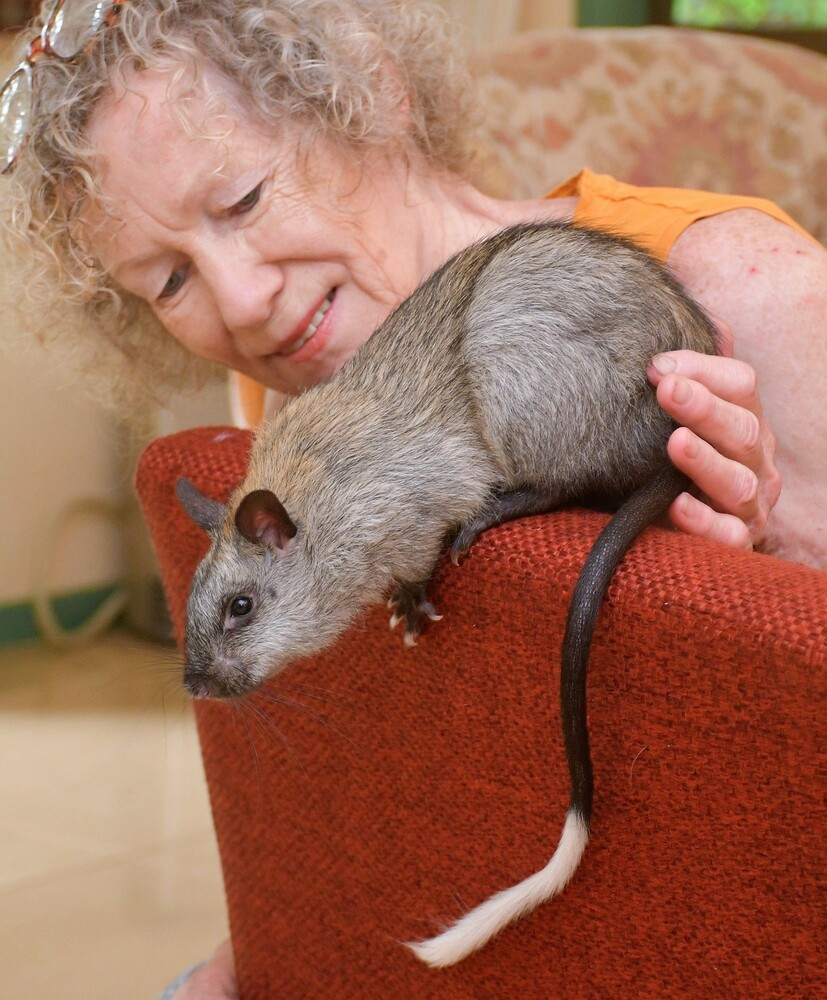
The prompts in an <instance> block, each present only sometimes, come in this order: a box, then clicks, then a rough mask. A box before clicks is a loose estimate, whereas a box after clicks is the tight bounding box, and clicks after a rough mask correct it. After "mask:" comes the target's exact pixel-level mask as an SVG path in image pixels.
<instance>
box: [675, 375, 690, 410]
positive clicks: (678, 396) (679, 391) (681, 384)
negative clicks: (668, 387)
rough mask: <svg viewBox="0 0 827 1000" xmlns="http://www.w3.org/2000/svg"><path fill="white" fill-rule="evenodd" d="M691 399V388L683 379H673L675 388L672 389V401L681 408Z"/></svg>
mask: <svg viewBox="0 0 827 1000" xmlns="http://www.w3.org/2000/svg"><path fill="white" fill-rule="evenodd" d="M691 398H692V386H690V384H689V382H688V380H687V379H685V378H681V377H680V376H678V378H676V379H675V387H674V388H673V389H672V399H673V400H674V401H675V402H676V403H679V404H680V405H681V406H683V405H685V404H686V403H688V402H689V400H690V399H691Z"/></svg>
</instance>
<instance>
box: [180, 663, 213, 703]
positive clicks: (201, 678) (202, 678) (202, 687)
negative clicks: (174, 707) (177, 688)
mask: <svg viewBox="0 0 827 1000" xmlns="http://www.w3.org/2000/svg"><path fill="white" fill-rule="evenodd" d="M184 690H185V691H186V692H187V694H188V695H189V696H190V697H191V698H214V697H220V695H218V693H217V692H216V691H215V685H214V682H213V679H212V678H211V677H210V675H209V674H208V673H207V672H206V671H205V670H204V668H203V667H201V666H198V665H195V664H192V663H187V664H186V665H185V666H184Z"/></svg>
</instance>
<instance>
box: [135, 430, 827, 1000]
mask: <svg viewBox="0 0 827 1000" xmlns="http://www.w3.org/2000/svg"><path fill="white" fill-rule="evenodd" d="M249 440H250V436H249V434H247V433H246V432H243V431H233V430H229V429H227V428H224V429H200V430H197V431H190V432H184V433H182V434H179V435H175V436H172V437H168V438H164V439H161V440H159V441H157V442H155V443H154V444H152V445H151V446H150V447H149V449H148V450H147V451H146V452H145V453H144V456H143V458H142V461H141V464H140V468H139V470H138V481H137V482H138V491H139V494H140V497H141V501H142V504H143V508H144V511H145V513H146V517H147V519H148V521H149V524H150V527H151V530H152V534H153V537H154V540H155V545H156V547H157V551H158V555H159V558H160V562H161V566H162V568H163V573H164V580H165V583H166V588H167V593H168V595H169V600H170V605H171V610H172V614H173V618H174V620H175V623H176V627H177V629H178V633H179V636H180V635H181V633H182V631H183V618H184V607H185V601H186V595H187V589H188V584H189V580H190V577H191V575H192V572H193V570H194V568H195V566H196V564H197V562H198V560H199V559H200V557H201V556H202V555H203V553H204V551H205V550H206V537H205V536H204V535H203V534H202V533H201V532H200V531H199V529H197V528H196V527H195V526H194V525H193V524H192V523H191V522H190V521H189V520H188V519H187V517H186V516H185V515H184V514H183V512H182V511H181V509H180V508H179V506H178V503H177V500H176V498H175V494H174V485H175V481H176V479H177V477H178V476H179V475H186V476H188V477H189V478H191V479H192V480H193V481H194V482H195V483H196V485H197V486H198V487H199V489H201V490H203V491H204V492H206V493H208V494H209V495H212V496H214V497H216V498H218V499H224V498H226V496H227V494H228V493H229V491H230V490H231V488H232V487H233V486H234V485H235V484H236V483H237V482H238V481H239V480H240V479H241V477H242V476H243V473H244V469H245V462H246V455H247V449H248V445H249ZM604 520H605V518H604V517H603V516H602V515H598V514H594V513H590V512H586V511H564V512H559V513H556V514H551V515H547V516H544V517H535V518H530V519H527V520H524V521H521V522H515V523H513V524H510V525H506V526H503V527H502V528H499V529H496V530H494V531H491V532H489V533H488V534H487V535H485V536H484V537H483V538H482V539H481V540H480V541H479V542H478V544H477V546H476V547H475V548H474V549H473V550H472V553H471V555H470V557H469V558H468V560H467V561H466V562H465V563H464V564H463V565H462V566H461V567H460V568H456V567H454V566H453V565H452V564H451V563H450V562H447V563H446V564H445V565H444V566H443V567H442V568H441V570H440V572H439V574H438V576H437V579H436V583H435V586H434V589H433V591H432V596H433V599H434V602H435V603H436V604H437V606H438V608H439V610H440V611H441V612H443V613H444V619H443V620H442V621H441V622H439V623H437V624H435V625H433V626H432V627H431V628H430V629H429V631H428V632H427V633H426V634H425V635H424V636H423V637H422V638H421V639H420V643H419V645H418V646H417V647H416V649H414V650H410V649H406V648H405V647H404V646H403V644H402V642H401V640H400V637H399V635H398V634H397V633H392V632H391V631H390V630H389V629H388V613H387V610H386V609H385V608H376V609H374V610H372V611H371V612H370V613H369V614H368V615H366V617H365V619H364V620H363V621H360V622H359V623H358V624H357V625H355V626H354V627H353V628H352V629H351V631H350V632H349V633H348V634H347V635H346V636H345V638H344V639H343V640H342V641H341V642H340V643H339V644H338V645H337V646H336V647H335V648H334V649H333V650H331V651H330V652H329V653H327V654H326V655H323V656H319V657H317V658H314V659H313V660H310V661H307V662H304V663H300V664H296V665H294V666H292V667H291V668H290V669H289V670H288V671H286V672H285V673H284V674H283V675H281V676H280V677H278V678H276V679H275V680H273V681H272V682H270V683H269V684H268V685H267V686H266V688H265V690H264V692H263V693H262V694H260V695H258V696H254V698H253V699H252V700H251V701H250V702H249V704H248V705H247V706H245V705H244V704H243V703H242V704H239V705H228V704H223V703H207V702H204V703H199V704H198V705H197V715H198V724H199V731H200V736H201V744H202V748H203V754H204V763H205V767H206V773H207V779H208V782H209V787H210V795H211V798H212V805H213V813H214V817H215V824H216V830H217V834H218V843H219V847H220V852H221V858H222V863H223V867H224V878H225V885H226V890H227V903H228V907H229V916H230V926H231V930H232V935H233V941H234V945H235V950H236V959H237V963H238V972H239V978H240V984H241V996H242V998H243V1000H277V998H279V1000H280V998H291V1000H292V998H304V997H331V998H340V997H341V998H344V997H354V998H361V997H365V998H374V997H377V998H378V997H406V998H407V997H411V998H420V997H422V998H425V997H428V998H430V997H434V998H440V1000H441V998H448V1000H453V998H457V1000H459V998H463V1000H464V998H472V997H474V998H477V997H480V998H489V997H497V998H499V997H537V998H550V997H555V998H556V997H577V998H582V997H592V996H594V997H608V996H611V997H698V998H701V997H703V998H708V997H712V996H722V995H726V996H745V997H746V996H750V997H764V996H766V997H770V996H772V997H776V996H783V997H791V998H792V997H808V996H812V997H815V996H816V995H817V992H818V991H819V990H820V989H821V988H822V987H823V974H824V967H823V957H824V950H823V949H824V940H825V938H824V930H825V928H824V922H823V918H824V892H823V890H824V843H825V840H824V834H825V827H826V826H827V824H826V823H825V818H826V817H825V808H824V777H825V748H824V742H823V713H824V704H825V694H827V691H825V687H827V675H826V674H825V669H824V668H825V665H827V653H825V646H826V645H827V574H824V573H820V572H817V571H815V570H809V569H806V568H803V567H800V566H795V565H793V564H790V563H785V562H782V561H780V560H777V559H773V558H770V557H766V556H760V555H754V554H748V553H743V552H738V551H729V550H725V549H722V548H721V547H719V546H716V545H713V544H710V543H703V542H698V541H696V540H692V539H690V538H687V537H684V536H681V535H678V534H674V533H670V532H667V531H662V530H657V529H652V530H650V531H648V532H647V533H646V534H645V535H644V537H643V538H642V539H641V540H640V541H639V542H638V543H637V545H636V546H635V548H634V549H633V552H632V553H631V554H630V555H629V556H628V557H627V559H626V561H625V563H624V564H623V566H622V568H621V570H620V571H619V573H618V575H617V577H616V580H615V582H614V583H613V585H612V587H611V589H610V593H609V598H608V603H607V605H606V606H605V607H604V609H603V613H602V615H601V620H600V623H599V625H598V629H597V636H596V641H595V646H594V652H593V656H592V662H591V672H590V680H589V692H590V693H589V706H590V709H589V719H590V726H591V732H592V743H593V756H594V764H595V771H596V802H595V811H594V821H593V834H594V836H593V839H592V842H591V844H590V846H589V848H588V850H587V852H586V855H585V858H584V860H583V863H582V865H581V868H580V870H579V872H578V873H577V875H576V876H575V878H574V880H573V882H572V884H571V885H570V886H569V887H568V888H567V889H566V891H565V892H564V893H563V895H562V896H561V897H560V898H558V899H557V900H554V901H552V902H551V903H549V904H547V905H545V906H544V907H542V908H541V909H540V910H538V911H537V912H535V913H534V914H533V915H532V916H530V917H528V918H527V919H526V920H524V921H523V922H522V923H520V924H518V925H516V926H514V927H512V928H510V929H508V930H507V931H505V932H504V933H503V934H502V936H501V937H500V938H499V939H498V940H497V941H495V942H494V943H493V944H491V945H489V946H488V947H487V948H486V949H484V950H483V951H482V952H480V953H479V954H477V955H475V956H473V957H471V958H470V959H468V960H467V961H466V962H465V963H463V964H461V965H460V966H457V967H456V968H454V969H450V970H447V971H442V972H434V971H431V970H429V969H427V968H426V967H425V966H423V965H421V964H420V963H419V962H418V960H417V959H415V958H414V957H413V956H412V955H411V954H410V953H409V952H408V951H407V950H406V949H405V948H403V947H402V945H401V944H400V943H399V942H401V941H406V940H411V939H414V938H421V937H425V936H427V935H428V934H429V933H431V932H432V931H433V930H434V929H435V926H436V923H435V922H438V921H445V922H447V921H450V920H451V919H453V918H455V917H456V916H458V915H459V914H460V913H461V912H462V911H463V910H464V908H467V907H470V906H472V905H474V904H476V903H478V902H480V901H482V900H483V899H484V898H486V897H487V896H488V895H489V894H490V893H491V892H492V891H493V890H494V889H498V888H503V887H506V886H508V885H510V884H512V883H514V882H515V881H518V880H519V879H520V878H522V877H523V876H525V875H526V874H529V873H530V872H532V871H534V870H536V869H538V868H539V867H541V866H542V865H543V864H544V863H545V861H546V860H547V859H548V857H549V856H550V854H551V852H552V850H553V848H554V846H555V844H556V841H557V838H558V837H559V833H560V830H561V825H562V821H563V818H564V814H565V810H566V807H567V804H568V802H567V796H568V778H567V774H566V769H565V764H564V758H563V749H562V745H561V737H560V724H559V719H558V706H557V690H558V657H557V652H558V647H559V644H560V640H561V636H562V629H563V622H564V617H565V612H566V607H567V603H568V600H569V597H570V594H571V589H572V586H573V584H574V579H575V577H576V574H577V570H578V567H579V566H580V564H581V562H582V560H583V558H584V556H585V554H586V551H587V549H588V547H589V545H590V543H591V541H592V540H593V539H594V537H595V535H596V534H597V531H598V529H599V527H600V525H601V524H602V523H603V521H604ZM820 963H822V964H820ZM819 984H821V985H819Z"/></svg>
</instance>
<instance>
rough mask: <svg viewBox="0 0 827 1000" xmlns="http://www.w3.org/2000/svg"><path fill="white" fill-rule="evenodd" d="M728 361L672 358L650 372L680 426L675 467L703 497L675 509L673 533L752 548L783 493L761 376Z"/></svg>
mask: <svg viewBox="0 0 827 1000" xmlns="http://www.w3.org/2000/svg"><path fill="white" fill-rule="evenodd" d="M721 333H722V337H721V339H722V344H723V350H724V351H725V352H726V353H727V354H728V355H730V356H710V355H705V354H696V353H694V352H693V351H669V352H666V353H664V354H659V355H658V356H657V357H656V358H654V359H653V360H652V362H651V364H650V365H649V368H648V372H647V373H648V376H649V380H650V382H652V384H653V385H654V386H656V387H657V397H658V402H659V403H660V405H661V406H662V407H663V408H664V410H666V412H667V413H668V414H669V415H670V416H671V417H673V419H674V420H675V421H676V422H677V423H679V424H681V426H680V427H679V428H678V429H677V430H675V431H674V432H673V433H672V436H671V437H670V438H669V444H668V451H669V457H670V459H671V460H672V462H673V463H674V464H675V465H676V466H677V467H678V468H679V469H681V471H683V472H685V473H686V475H687V476H689V478H690V479H691V480H692V481H693V482H694V483H695V485H696V486H697V487H698V488H699V489H700V490H701V493H702V497H701V498H700V499H699V498H698V497H695V496H693V495H691V494H689V493H682V494H681V495H680V496H679V497H678V498H677V499H676V500H675V501H674V503H673V504H672V506H671V507H670V508H669V518H670V520H671V521H672V523H673V524H674V525H675V527H677V528H680V530H681V531H685V532H687V533H688V534H690V535H700V536H701V537H703V538H711V539H714V540H715V541H719V542H723V543H724V544H726V545H735V546H739V547H741V548H746V549H750V548H753V547H754V546H756V545H759V544H760V542H761V540H762V538H763V535H764V529H765V527H766V524H767V518H768V517H769V513H770V511H771V510H772V508H773V507H774V506H775V504H776V502H777V500H778V497H779V494H780V492H781V477H780V476H779V474H778V470H777V469H776V467H775V461H774V457H775V438H774V437H773V434H772V431H770V429H769V427H768V426H767V424H766V423H765V422H764V418H763V415H762V413H761V403H760V401H759V398H758V391H757V388H756V380H755V372H754V371H753V370H752V368H751V367H750V366H749V365H747V364H745V363H744V362H743V361H737V360H735V359H734V358H733V357H731V349H732V348H731V345H732V339H731V336H730V334H729V331H728V330H726V329H722V331H721Z"/></svg>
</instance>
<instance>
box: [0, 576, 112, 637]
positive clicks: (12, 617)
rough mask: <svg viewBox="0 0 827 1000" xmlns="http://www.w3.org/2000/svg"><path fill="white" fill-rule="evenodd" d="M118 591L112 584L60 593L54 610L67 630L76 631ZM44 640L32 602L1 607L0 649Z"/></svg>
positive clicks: (53, 601)
mask: <svg viewBox="0 0 827 1000" xmlns="http://www.w3.org/2000/svg"><path fill="white" fill-rule="evenodd" d="M115 590H117V584H110V585H108V586H105V587H92V588H90V589H87V590H78V591H73V592H72V593H69V594H59V595H57V596H55V597H53V598H52V609H53V611H54V614H55V617H56V618H57V620H58V622H59V623H60V625H61V626H62V627H63V628H65V629H74V628H77V627H78V626H79V625H82V624H83V623H84V622H85V621H86V620H87V618H89V616H90V615H91V614H92V613H93V612H94V611H95V610H96V609H97V608H98V607H100V605H101V604H103V602H104V601H105V600H106V598H107V597H109V595H110V594H112V593H114V592H115ZM40 638H41V633H40V629H39V628H38V627H37V621H36V620H35V616H34V607H33V605H32V602H31V601H22V602H21V603H19V604H6V605H0V648H2V647H3V646H11V645H12V644H14V643H17V642H26V641H27V640H32V639H40Z"/></svg>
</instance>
